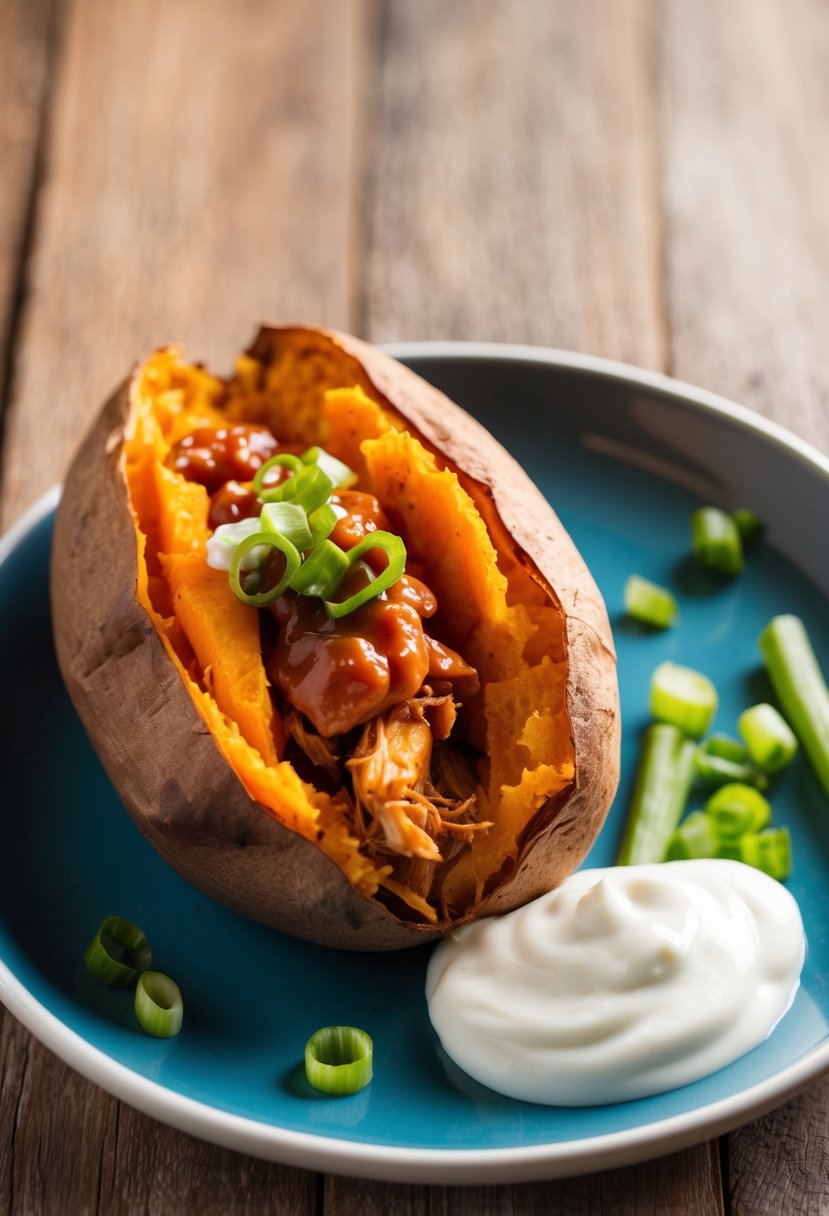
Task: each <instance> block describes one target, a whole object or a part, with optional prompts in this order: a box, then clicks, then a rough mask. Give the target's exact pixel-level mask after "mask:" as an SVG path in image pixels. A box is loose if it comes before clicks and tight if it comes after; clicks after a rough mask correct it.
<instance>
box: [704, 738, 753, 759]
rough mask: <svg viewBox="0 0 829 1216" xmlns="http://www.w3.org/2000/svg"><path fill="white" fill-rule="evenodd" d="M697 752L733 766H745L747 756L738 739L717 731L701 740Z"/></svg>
mask: <svg viewBox="0 0 829 1216" xmlns="http://www.w3.org/2000/svg"><path fill="white" fill-rule="evenodd" d="M699 750H700V751H701V752H705V754H706V755H707V756H719V757H721V758H722V759H723V760H731V761H732V762H733V763H734V764H745V761H746V756H747V755H748V752H747V751H746V749H745V746H744V744H742V743H741V742H740V740H739V739H735V738H734V737H733V736H732V735H725V734H722V733H721V732H719V731H718V732H716V733H715V734H713V735H709V736H708V738H707V739H703V741H702V743H700V745H699Z"/></svg>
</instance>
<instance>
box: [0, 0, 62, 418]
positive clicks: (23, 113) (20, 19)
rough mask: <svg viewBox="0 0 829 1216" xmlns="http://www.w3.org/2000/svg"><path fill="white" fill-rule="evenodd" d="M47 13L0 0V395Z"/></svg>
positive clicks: (31, 177) (24, 233) (35, 139)
mask: <svg viewBox="0 0 829 1216" xmlns="http://www.w3.org/2000/svg"><path fill="white" fill-rule="evenodd" d="M51 18H52V0H0V165H2V166H3V188H2V190H0V399H2V397H3V396H4V395H5V380H6V370H7V362H8V355H9V347H10V341H11V332H12V329H13V325H14V317H15V312H16V306H17V302H18V297H19V291H20V276H21V271H22V264H23V257H24V248H25V245H26V243H27V239H28V234H29V229H30V213H31V203H32V194H33V189H34V184H35V177H36V165H37V157H38V148H39V147H40V141H41V132H42V126H43V123H42V119H43V113H44V94H45V87H46V75H47V63H48V59H49V50H50V35H51V27H52V20H51ZM0 409H2V400H0Z"/></svg>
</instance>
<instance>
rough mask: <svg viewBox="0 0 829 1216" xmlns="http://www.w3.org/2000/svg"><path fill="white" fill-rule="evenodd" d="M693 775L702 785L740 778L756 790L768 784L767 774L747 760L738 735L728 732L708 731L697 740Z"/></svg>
mask: <svg viewBox="0 0 829 1216" xmlns="http://www.w3.org/2000/svg"><path fill="white" fill-rule="evenodd" d="M696 767H697V776H698V777H699V778H700V780H701V781H704V782H705V783H706V785H726V784H727V783H729V782H732V783H733V782H735V781H736V782H740V783H741V784H743V785H753V786H755V787H756V788H757V789H758V790H765V789H767V788H768V784H769V781H768V777H767V776H766V775H765V773H763V772H761V771H760V769H759V768H757V767H756V766H755V765H753V764H750V763H749V762H748V753H747V751H746V749H745V747H744V746H743V744H742V743H740V741H739V739H732V738H731V736H730V735H723V734H715V735H711V736H710V737H709V738H708V739H705V740H704V741H703V742H702V743H700V745H699V747H698V748H697V754H696Z"/></svg>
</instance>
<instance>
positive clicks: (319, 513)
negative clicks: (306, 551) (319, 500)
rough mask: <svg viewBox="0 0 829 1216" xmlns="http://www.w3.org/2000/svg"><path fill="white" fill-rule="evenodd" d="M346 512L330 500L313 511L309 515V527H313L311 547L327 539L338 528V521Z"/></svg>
mask: <svg viewBox="0 0 829 1216" xmlns="http://www.w3.org/2000/svg"><path fill="white" fill-rule="evenodd" d="M339 512H342V514H340V513H339ZM345 514H346V512H345V511H343V510H342V508H339V509H338V508H337V507H335V506H334V505H333V503H330V502H326V503H323V505H322V506H321V507H317V509H316V511H312V512H311V514H310V515H309V516H308V527H309V528H310V529H311V544H310V546H309V547H310V548H313V547H314V546H315V545H318V544H319V543H320V541H323V540H326V538H327V537H329V536H330V535H331V533H332V532H333V531H334V529H335V528H336V526H337V521H338V520H339V519H341V518H342V516H343V515H345Z"/></svg>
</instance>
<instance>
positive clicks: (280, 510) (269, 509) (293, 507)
mask: <svg viewBox="0 0 829 1216" xmlns="http://www.w3.org/2000/svg"><path fill="white" fill-rule="evenodd" d="M259 525H260V531H262V532H267V533H268V535H270V534H271V533H276V534H277V535H279V536H282V537H284V538H285V540H289V541H290V542H291V544H292V545H293V546H294V548H295V549H298V550H299V552H300V553H304V552H305V550H306V549H310V548H311V545H312V543H313V538H312V536H311V529H310V527H309V526H308V516H307V515H306V514H305V510H304V508H303V507H301V506H300V505H299V503H296V502H267V503H265V505H264V507H263V508H262V510H261V512H260V514H259Z"/></svg>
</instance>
